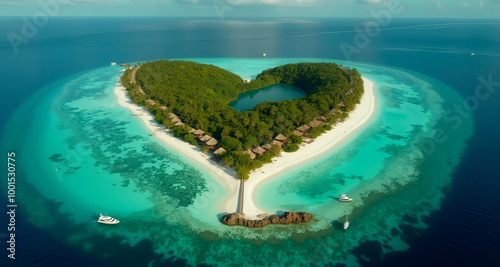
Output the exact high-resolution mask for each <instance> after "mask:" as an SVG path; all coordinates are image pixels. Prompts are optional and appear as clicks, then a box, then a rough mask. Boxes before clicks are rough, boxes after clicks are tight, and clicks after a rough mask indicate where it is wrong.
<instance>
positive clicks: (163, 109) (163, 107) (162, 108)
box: [160, 106, 168, 111]
mask: <svg viewBox="0 0 500 267" xmlns="http://www.w3.org/2000/svg"><path fill="white" fill-rule="evenodd" d="M167 109H168V108H167V107H166V106H161V107H160V110H161V111H165V110H167Z"/></svg>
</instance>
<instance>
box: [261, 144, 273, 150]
mask: <svg viewBox="0 0 500 267" xmlns="http://www.w3.org/2000/svg"><path fill="white" fill-rule="evenodd" d="M262 148H263V149H265V150H269V149H271V148H273V146H272V145H270V144H265V145H263V146H262Z"/></svg>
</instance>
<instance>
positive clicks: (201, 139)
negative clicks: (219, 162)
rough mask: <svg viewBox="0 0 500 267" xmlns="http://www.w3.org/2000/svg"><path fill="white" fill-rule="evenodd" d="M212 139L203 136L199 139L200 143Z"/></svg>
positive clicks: (208, 136)
mask: <svg viewBox="0 0 500 267" xmlns="http://www.w3.org/2000/svg"><path fill="white" fill-rule="evenodd" d="M210 139H212V137H211V136H210V135H204V136H202V137H201V138H200V141H202V142H203V143H205V142H207V141H208V140H210Z"/></svg>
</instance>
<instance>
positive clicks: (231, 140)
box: [122, 60, 363, 178]
mask: <svg viewBox="0 0 500 267" xmlns="http://www.w3.org/2000/svg"><path fill="white" fill-rule="evenodd" d="M122 82H123V84H124V85H125V86H126V87H127V89H128V90H129V94H130V96H131V97H132V99H133V100H134V102H136V103H138V104H141V105H145V106H146V107H147V108H148V109H149V110H150V111H151V112H152V113H153V114H155V118H156V120H157V121H159V122H160V123H164V124H165V125H167V126H169V127H173V126H174V123H173V122H172V121H170V119H169V118H168V116H167V115H168V114H169V113H174V114H176V115H177V116H178V118H179V119H180V120H182V121H183V122H184V123H186V124H187V125H188V126H190V127H192V128H195V129H202V130H203V131H205V132H206V134H208V135H211V136H212V137H214V138H216V139H217V140H219V145H221V146H222V147H224V148H225V149H226V150H228V153H226V154H224V156H223V162H224V163H225V164H226V163H227V164H226V165H231V166H235V170H236V171H237V172H238V175H239V177H240V178H247V177H248V172H249V171H251V170H252V169H254V168H257V167H259V166H261V165H262V163H263V162H267V161H270V158H269V155H266V154H268V153H265V154H264V155H266V156H265V157H264V155H262V156H260V157H257V160H255V161H254V160H251V159H250V156H249V155H247V154H243V153H242V152H241V151H243V150H247V149H251V148H254V147H256V146H259V145H264V144H267V143H269V142H271V141H272V140H273V138H274V137H275V136H276V135H278V134H280V133H282V134H284V135H286V136H290V135H291V134H292V132H293V130H294V129H295V128H296V127H298V126H300V125H302V124H307V123H309V122H310V121H311V120H313V119H315V118H316V117H318V116H324V117H326V118H327V122H328V123H329V124H334V123H335V122H337V121H338V120H342V119H344V118H345V117H347V115H348V112H350V111H352V110H353V109H354V108H355V106H356V104H358V103H359V101H360V100H361V96H362V94H363V81H362V79H361V75H360V74H359V73H358V72H357V70H355V69H348V68H344V67H342V66H339V65H337V64H334V63H298V64H288V65H284V66H279V67H276V68H272V69H269V70H265V71H263V72H262V73H261V74H259V75H258V76H257V78H256V79H255V80H252V81H251V82H249V83H244V82H243V80H242V79H241V78H240V77H239V76H237V75H235V74H233V73H231V72H229V71H226V70H223V69H221V68H218V67H216V66H212V65H205V64H199V63H195V62H188V61H171V60H159V61H153V62H147V63H144V64H140V66H135V67H134V68H130V69H127V70H126V71H125V74H124V75H123V76H122ZM279 82H281V83H285V84H288V85H293V86H295V87H299V88H301V89H302V90H304V91H305V92H306V96H305V97H304V98H300V99H294V100H284V101H275V102H265V103H260V104H258V105H257V106H256V107H255V108H254V109H253V110H248V111H245V112H240V111H233V110H232V108H231V107H229V106H228V105H227V103H228V102H229V101H231V100H233V99H236V98H237V96H238V94H239V93H242V92H245V91H249V90H254V89H258V88H262V87H265V86H268V85H271V84H274V83H279ZM148 99H152V100H154V101H155V105H151V104H150V103H148V102H147V100H148ZM160 106H166V107H167V108H168V109H167V110H160V109H159V107H160ZM190 127H173V128H175V129H174V133H175V134H176V135H177V136H179V137H182V138H183V139H184V140H186V141H187V142H190V143H195V142H196V141H195V140H194V139H193V138H194V136H191V134H189V133H188V131H189V129H190ZM328 128H330V129H331V126H330V125H324V126H321V127H318V128H314V130H313V132H316V134H315V135H317V134H320V133H321V132H322V131H324V130H326V129H328ZM294 140H298V139H296V138H294ZM287 145H288V144H287ZM289 145H290V147H289V148H288V149H286V150H287V151H295V150H296V149H297V148H298V144H297V143H296V142H292V143H290V144H289ZM285 148H286V145H285ZM269 154H273V153H269ZM274 154H279V153H274ZM268 158H269V159H268Z"/></svg>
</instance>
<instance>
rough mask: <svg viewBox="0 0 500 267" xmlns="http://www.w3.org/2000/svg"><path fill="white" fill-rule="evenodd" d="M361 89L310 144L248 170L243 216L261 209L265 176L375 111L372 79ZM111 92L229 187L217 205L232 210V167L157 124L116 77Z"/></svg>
mask: <svg viewBox="0 0 500 267" xmlns="http://www.w3.org/2000/svg"><path fill="white" fill-rule="evenodd" d="M363 81H364V87H365V93H364V95H363V97H362V99H361V103H360V104H359V105H358V106H357V107H356V109H355V110H354V111H353V112H352V113H351V114H350V115H349V118H348V119H346V120H345V121H344V122H343V123H339V124H337V126H335V128H334V129H333V130H331V131H329V132H327V133H324V134H323V135H321V136H320V137H318V138H316V140H315V141H314V142H313V143H312V144H305V145H304V146H301V148H300V149H299V151H297V152H293V153H285V152H282V156H281V157H278V158H275V159H273V163H270V164H266V165H264V166H263V167H262V168H260V169H258V170H256V171H255V172H253V173H251V174H250V178H249V179H248V181H247V182H246V183H245V196H244V203H245V204H244V213H245V214H246V215H247V216H255V215H258V214H261V213H264V211H262V210H260V209H259V208H258V207H257V206H256V205H255V201H254V198H255V190H256V189H257V187H258V186H259V184H261V183H262V182H264V181H266V180H268V178H269V177H272V176H273V175H275V174H277V173H279V172H281V171H283V170H286V169H287V168H289V167H291V166H294V165H297V164H299V163H302V162H305V161H307V160H310V159H311V158H313V157H316V156H318V155H320V154H322V153H324V152H327V151H329V150H331V149H333V148H334V147H335V146H336V145H338V144H339V143H340V142H341V141H342V140H344V139H345V138H346V137H348V136H349V135H350V134H352V133H354V132H356V131H357V130H358V129H360V127H361V126H363V124H365V123H366V122H367V121H369V120H370V118H371V116H372V115H373V114H374V112H375V96H374V93H373V83H372V82H371V81H370V80H368V79H366V78H363ZM114 93H115V95H116V96H117V97H118V103H119V104H120V105H121V106H123V107H126V108H127V109H129V110H130V112H131V114H143V115H141V116H137V118H139V119H141V120H142V122H143V123H144V125H145V126H146V128H148V129H149V130H150V131H151V133H153V132H155V133H156V135H155V138H158V139H159V140H161V141H162V142H163V143H165V144H166V145H167V146H169V147H170V148H172V149H174V150H176V151H177V152H179V153H181V154H182V155H184V156H185V157H187V158H189V159H191V160H193V161H195V162H196V163H197V164H198V165H200V166H203V167H204V168H205V169H207V170H208V171H210V173H212V174H213V175H214V176H215V177H217V178H218V179H219V180H220V181H221V182H222V183H223V184H224V186H225V187H226V188H227V189H228V190H229V192H231V193H230V196H229V197H228V198H227V199H226V200H225V202H224V203H223V205H222V207H221V211H220V212H228V213H232V212H236V209H237V204H238V193H239V179H237V178H236V174H235V173H234V171H233V170H232V169H229V168H224V167H222V166H220V165H218V164H217V163H215V162H213V161H212V160H210V159H209V158H210V156H208V155H207V154H204V153H202V152H201V149H200V148H199V147H195V146H193V145H190V144H188V143H186V142H184V141H181V140H179V139H177V138H175V137H174V136H173V135H172V134H170V133H169V132H168V130H167V129H165V127H163V126H161V125H159V124H158V123H157V122H156V121H155V120H154V117H153V115H151V114H150V113H149V111H147V110H146V108H145V107H142V106H139V105H136V104H135V103H133V102H132V100H131V99H130V97H129V95H128V93H127V90H126V89H125V87H123V86H122V84H121V80H120V78H118V80H117V82H116V86H115V89H114Z"/></svg>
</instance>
